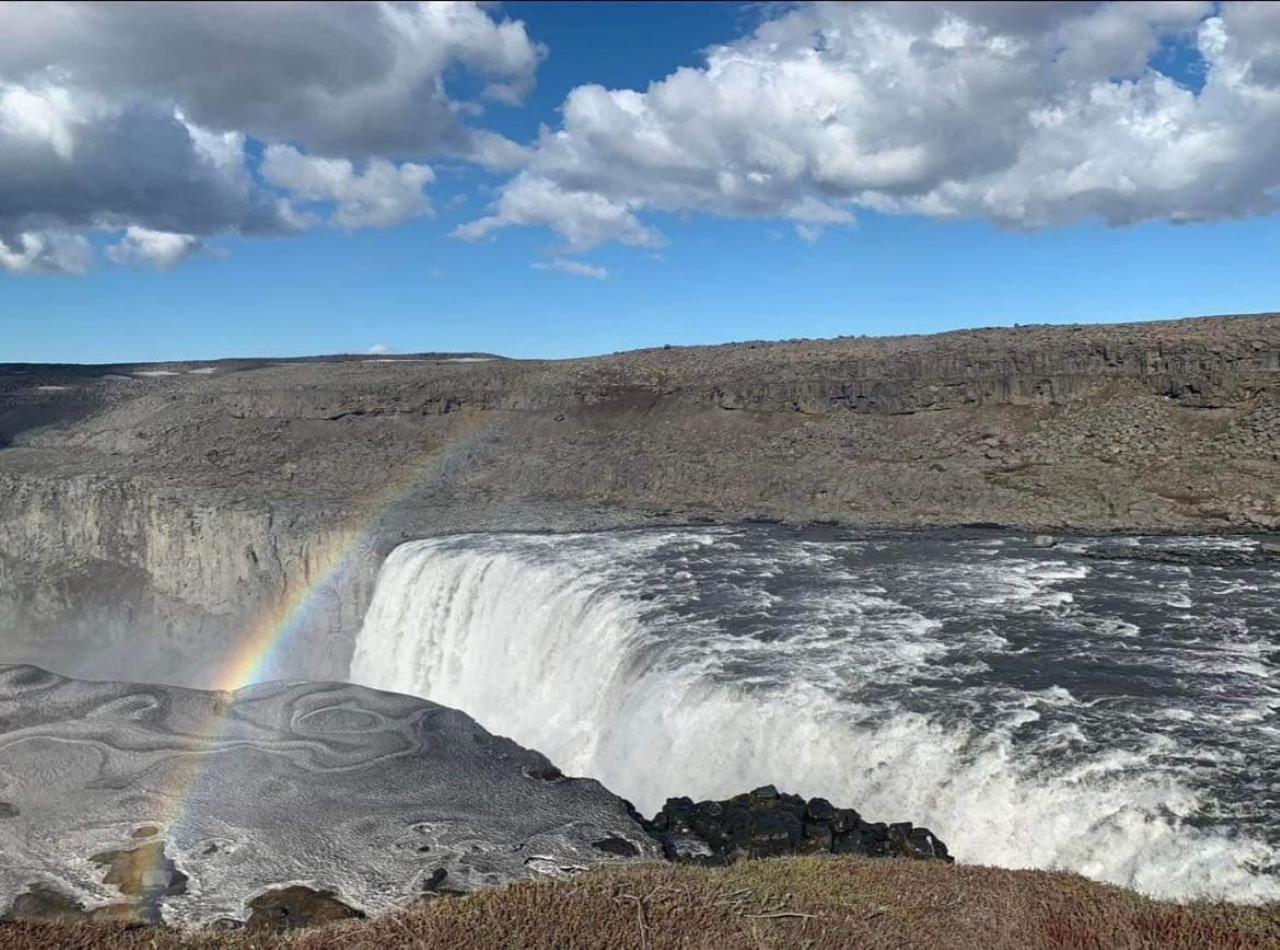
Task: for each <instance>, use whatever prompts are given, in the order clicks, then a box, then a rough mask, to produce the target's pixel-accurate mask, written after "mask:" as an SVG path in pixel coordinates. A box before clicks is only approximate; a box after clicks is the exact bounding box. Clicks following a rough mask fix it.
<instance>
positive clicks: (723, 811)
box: [646, 785, 952, 864]
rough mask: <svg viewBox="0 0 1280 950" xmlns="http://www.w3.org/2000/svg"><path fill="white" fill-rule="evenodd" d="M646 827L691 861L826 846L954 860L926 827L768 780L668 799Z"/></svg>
mask: <svg viewBox="0 0 1280 950" xmlns="http://www.w3.org/2000/svg"><path fill="white" fill-rule="evenodd" d="M646 827H648V829H649V831H650V832H651V833H652V834H653V835H654V836H655V837H657V838H658V840H659V841H660V842H661V843H662V851H663V854H664V855H665V856H666V858H667V859H668V860H670V861H678V862H682V863H688V864H731V863H733V862H734V861H738V860H740V859H742V858H768V857H776V856H779V855H784V854H820V853H825V852H832V853H835V854H856V855H862V856H865V857H887V856H895V857H911V858H918V859H933V860H941V861H951V860H952V859H951V856H950V855H949V854H948V853H947V847H946V845H944V844H943V843H942V842H941V841H939V840H938V839H937V837H935V836H934V834H933V833H932V832H931V831H929V830H928V829H927V828H916V827H915V826H913V825H912V824H911V823H910V822H898V823H896V824H893V825H886V824H884V823H882V822H875V823H871V822H865V821H863V820H862V817H861V816H860V815H859V814H858V813H857V812H856V811H854V810H853V809H852V808H836V807H835V806H834V805H832V804H831V803H830V802H829V801H827V800H826V799H825V798H813V799H810V800H809V801H807V802H806V801H805V800H804V799H803V798H801V797H800V796H799V795H790V794H787V793H786V792H779V791H778V790H777V788H775V787H774V786H772V785H765V786H763V787H761V788H757V789H755V790H754V791H751V792H747V793H745V794H742V795H735V796H734V797H733V798H729V799H726V800H724V801H719V802H716V801H703V802H694V801H693V800H692V799H689V798H671V799H668V800H667V803H666V805H664V806H663V808H662V810H661V811H660V812H658V814H656V815H655V816H654V817H653V820H652V821H649V822H646Z"/></svg>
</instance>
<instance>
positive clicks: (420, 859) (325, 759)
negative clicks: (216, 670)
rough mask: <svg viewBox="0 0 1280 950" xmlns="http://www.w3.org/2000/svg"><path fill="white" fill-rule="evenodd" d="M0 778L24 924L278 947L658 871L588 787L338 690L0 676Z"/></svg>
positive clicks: (411, 708) (638, 837)
mask: <svg viewBox="0 0 1280 950" xmlns="http://www.w3.org/2000/svg"><path fill="white" fill-rule="evenodd" d="M0 778H2V779H3V782H4V798H5V802H4V804H5V805H7V806H8V807H7V808H4V809H2V810H0V819H2V820H0V908H7V909H8V911H9V913H10V914H11V915H12V916H15V917H25V918H28V919H30V918H43V919H68V920H69V919H84V918H85V917H86V916H92V917H94V918H101V917H111V918H115V919H124V920H128V921H135V922H164V923H167V924H176V925H180V926H184V927H208V926H214V927H220V928H222V927H236V926H242V925H243V926H250V927H253V928H255V929H289V928H292V927H296V926H304V925H306V924H310V923H320V922H324V921H329V920H337V919H342V918H344V917H349V916H353V915H356V914H363V913H374V912H377V911H382V910H387V909H391V908H393V907H397V906H404V905H407V904H409V903H410V902H412V901H415V900H417V899H420V898H421V897H422V896H423V895H432V896H434V897H439V896H442V895H447V894H455V893H467V892H470V891H474V890H476V889H478V888H482V887H492V886H498V885H502V884H506V883H509V882H512V881H517V880H521V879H526V878H530V877H536V876H538V875H540V874H552V875H560V874H564V873H573V872H575V871H576V870H578V869H583V868H590V867H594V866H596V865H600V864H607V863H610V862H618V861H626V860H644V859H648V860H654V859H656V858H659V857H660V856H661V848H660V847H659V845H658V844H657V842H655V841H654V840H653V839H652V838H651V837H650V836H649V834H648V833H647V832H646V830H645V828H644V827H643V826H642V825H641V823H640V822H639V821H637V819H636V817H635V816H634V813H633V812H632V811H631V810H630V807H629V806H628V805H627V803H626V802H625V801H623V800H622V799H620V798H618V797H617V796H616V795H613V794H612V793H610V792H609V791H608V790H607V789H605V788H604V787H603V786H602V785H600V783H599V782H596V781H594V780H591V779H578V778H569V777H565V776H561V775H560V773H559V772H558V771H556V770H555V768H554V766H552V765H551V763H550V762H549V761H548V760H547V759H546V758H545V757H544V756H542V755H540V754H539V753H537V752H534V751H531V750H529V749H524V748H522V747H520V746H518V745H516V744H515V743H514V742H512V741H510V740H509V739H503V738H501V737H498V736H494V735H492V734H491V733H489V732H486V731H485V730H484V729H482V728H481V727H480V726H479V725H477V724H476V722H475V721H474V720H472V719H471V718H470V717H468V716H466V715H464V714H463V713H461V712H458V711H457V710H453V709H449V708H447V707H444V706H439V705H437V704H435V703H430V702H427V701H425V700H421V699H417V698H414V697H411V696H400V695H395V694H392V693H383V692H378V691H376V690H371V689H365V688H363V687H359V686H352V685H349V684H342V683H270V684H263V685H259V686H253V687H249V688H246V689H243V690H240V691H238V692H233V693H212V692H202V691H197V690H187V689H180V688H177V687H170V686H153V685H138V684H130V683H97V682H85V681H80V680H72V679H66V678H64V677H60V676H56V675H54V674H52V673H47V672H45V671H44V670H41V669H38V668H36V667H32V666H0ZM566 869H567V870H566ZM299 880H303V881H307V882H308V884H309V886H308V887H298V886H295V883H296V882H298V881H299ZM246 908H247V909H248V913H247V914H246ZM246 916H247V918H248V919H247V920H246Z"/></svg>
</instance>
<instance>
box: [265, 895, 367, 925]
mask: <svg viewBox="0 0 1280 950" xmlns="http://www.w3.org/2000/svg"><path fill="white" fill-rule="evenodd" d="M363 917H364V914H363V913H362V912H361V911H359V910H356V909H355V908H354V907H351V906H350V905H348V904H344V903H343V902H342V901H340V900H338V898H337V897H335V896H334V894H333V892H332V891H317V890H313V889H312V888H309V887H303V886H302V885H298V884H295V885H293V886H291V887H282V888H279V889H277V890H273V891H267V892H266V893H265V894H260V895H259V896H257V897H255V898H254V899H253V900H251V901H250V902H249V919H248V921H247V922H246V923H245V928H246V929H248V930H254V931H259V932H262V931H266V932H280V931H284V930H296V929H297V928H299V927H315V926H319V925H320V924H330V923H333V922H334V921H338V920H354V919H357V918H363Z"/></svg>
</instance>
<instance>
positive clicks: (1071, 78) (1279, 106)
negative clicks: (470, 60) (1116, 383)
mask: <svg viewBox="0 0 1280 950" xmlns="http://www.w3.org/2000/svg"><path fill="white" fill-rule="evenodd" d="M1277 37H1280V5H1275V4H1253V3H1226V4H1222V5H1221V6H1215V5H1213V4H1209V3H1197V2H1188V3H1176V2H1173V3H1160V2H1149V3H1101V4H1098V3H1035V4H1016V3H951V4H945V3H944V4H900V3H859V4H838V5H827V4H820V5H816V6H806V7H801V8H788V9H786V10H785V12H783V13H782V14H781V15H779V16H777V17H775V18H773V19H771V20H770V21H768V22H766V23H764V24H763V25H761V26H760V27H759V28H758V29H757V30H756V31H755V32H754V33H752V34H751V35H749V36H747V37H744V38H742V39H740V40H738V41H736V42H733V43H730V44H727V45H724V46H718V47H715V48H713V49H711V50H710V51H709V52H708V54H707V58H706V64H705V65H704V66H702V67H700V68H682V69H679V70H677V71H676V72H674V73H672V74H670V75H669V76H667V77H666V78H664V79H662V80H661V81H658V82H654V83H653V84H651V85H650V86H649V87H648V88H647V89H645V90H644V91H637V90H628V89H606V88H604V87H603V86H599V85H584V86H579V87H578V88H576V89H574V90H572V91H571V92H570V93H569V95H568V97H567V98H566V99H565V101H564V104H563V109H562V112H563V121H562V123H561V125H560V127H559V128H556V129H548V130H544V131H543V133H542V134H541V135H540V137H539V139H538V140H537V142H536V143H535V145H534V147H533V150H532V154H531V155H530V158H529V161H528V163H527V165H526V166H525V167H524V169H523V170H522V171H521V172H520V173H519V174H518V175H517V176H516V177H515V178H513V179H511V180H510V181H509V182H508V183H507V184H506V185H505V186H504V187H503V189H502V190H501V192H500V193H499V195H498V197H497V198H496V200H495V201H494V203H493V205H492V207H491V208H490V209H489V213H488V214H486V215H485V216H483V217H481V218H479V219H477V220H474V221H472V222H469V223H467V224H465V225H463V226H462V227H460V228H458V229H457V231H456V232H455V234H456V235H457V236H459V237H462V238H466V239H472V240H475V239H479V238H483V237H486V236H490V235H492V234H494V233H496V232H497V231H499V230H501V229H503V228H507V227H513V226H531V225H532V226H544V227H548V228H551V229H552V230H554V231H556V232H557V233H559V234H560V235H561V236H562V237H564V238H565V239H566V241H567V242H568V246H569V248H570V249H571V250H577V251H581V250H585V249H588V248H591V247H594V246H596V245H599V244H601V243H603V242H606V241H619V242H622V243H625V244H636V245H646V246H652V245H654V244H658V243H660V242H661V236H660V235H659V234H658V233H657V232H656V231H655V230H654V228H653V226H652V225H651V224H649V223H647V222H646V220H645V217H646V213H650V212H655V211H657V212H701V213H707V214H714V215H722V216H730V217H743V218H776V219H783V220H789V221H791V222H792V223H793V224H794V225H795V226H796V230H797V232H798V234H799V235H800V236H801V237H802V238H804V239H806V240H812V239H815V238H816V237H817V236H818V235H819V234H820V232H821V230H822V229H823V228H827V227H832V226H840V225H845V224H849V223H851V222H852V221H853V220H854V215H855V214H856V213H857V211H858V210H859V209H860V208H871V209H876V210H878V211H883V212H890V213H914V214H922V215H928V216H933V217H961V216H964V217H979V218H986V219H988V220H992V221H995V222H998V223H999V224H1002V225H1006V226H1013V227H1024V228H1037V227H1043V226H1049V225H1054V224H1060V223H1064V222H1070V221H1076V220H1080V219H1085V218H1097V219H1101V220H1104V221H1106V222H1107V223H1109V224H1114V225H1122V224H1129V223H1135V222H1139V221H1145V220H1170V221H1197V220H1209V219H1215V218H1224V217H1237V216H1244V215H1252V214H1262V213H1269V212H1272V211H1274V210H1275V207H1276V196H1277V189H1278V188H1280V42H1278V41H1277ZM1175 41H1177V42H1184V43H1187V44H1189V45H1190V46H1191V47H1192V48H1193V49H1194V51H1195V53H1196V55H1197V56H1198V57H1199V59H1200V60H1201V61H1202V64H1201V65H1202V66H1203V76H1204V84H1203V88H1201V89H1199V90H1196V89H1192V88H1189V87H1188V86H1187V85H1184V84H1181V83H1180V82H1179V81H1178V80H1177V79H1176V78H1174V77H1170V76H1168V75H1165V74H1163V73H1161V72H1160V71H1159V70H1158V69H1156V68H1155V67H1154V66H1153V65H1151V64H1152V62H1153V58H1154V56H1155V54H1156V53H1157V52H1158V51H1159V50H1160V49H1161V48H1162V45H1164V44H1168V43H1170V42H1175Z"/></svg>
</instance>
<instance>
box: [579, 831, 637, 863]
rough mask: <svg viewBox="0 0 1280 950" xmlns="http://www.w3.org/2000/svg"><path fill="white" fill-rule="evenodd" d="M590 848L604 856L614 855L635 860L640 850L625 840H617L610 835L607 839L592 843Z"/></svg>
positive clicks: (617, 838)
mask: <svg viewBox="0 0 1280 950" xmlns="http://www.w3.org/2000/svg"><path fill="white" fill-rule="evenodd" d="M591 847H593V848H596V849H597V850H599V851H603V852H605V853H606V854H616V855H618V856H619V857H622V858H636V857H639V856H640V849H639V848H637V847H636V846H635V845H634V844H632V843H631V842H630V841H628V840H627V839H626V838H619V837H617V836H615V835H610V836H609V837H608V838H602V839H600V840H599V841H593V842H592V843H591Z"/></svg>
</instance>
